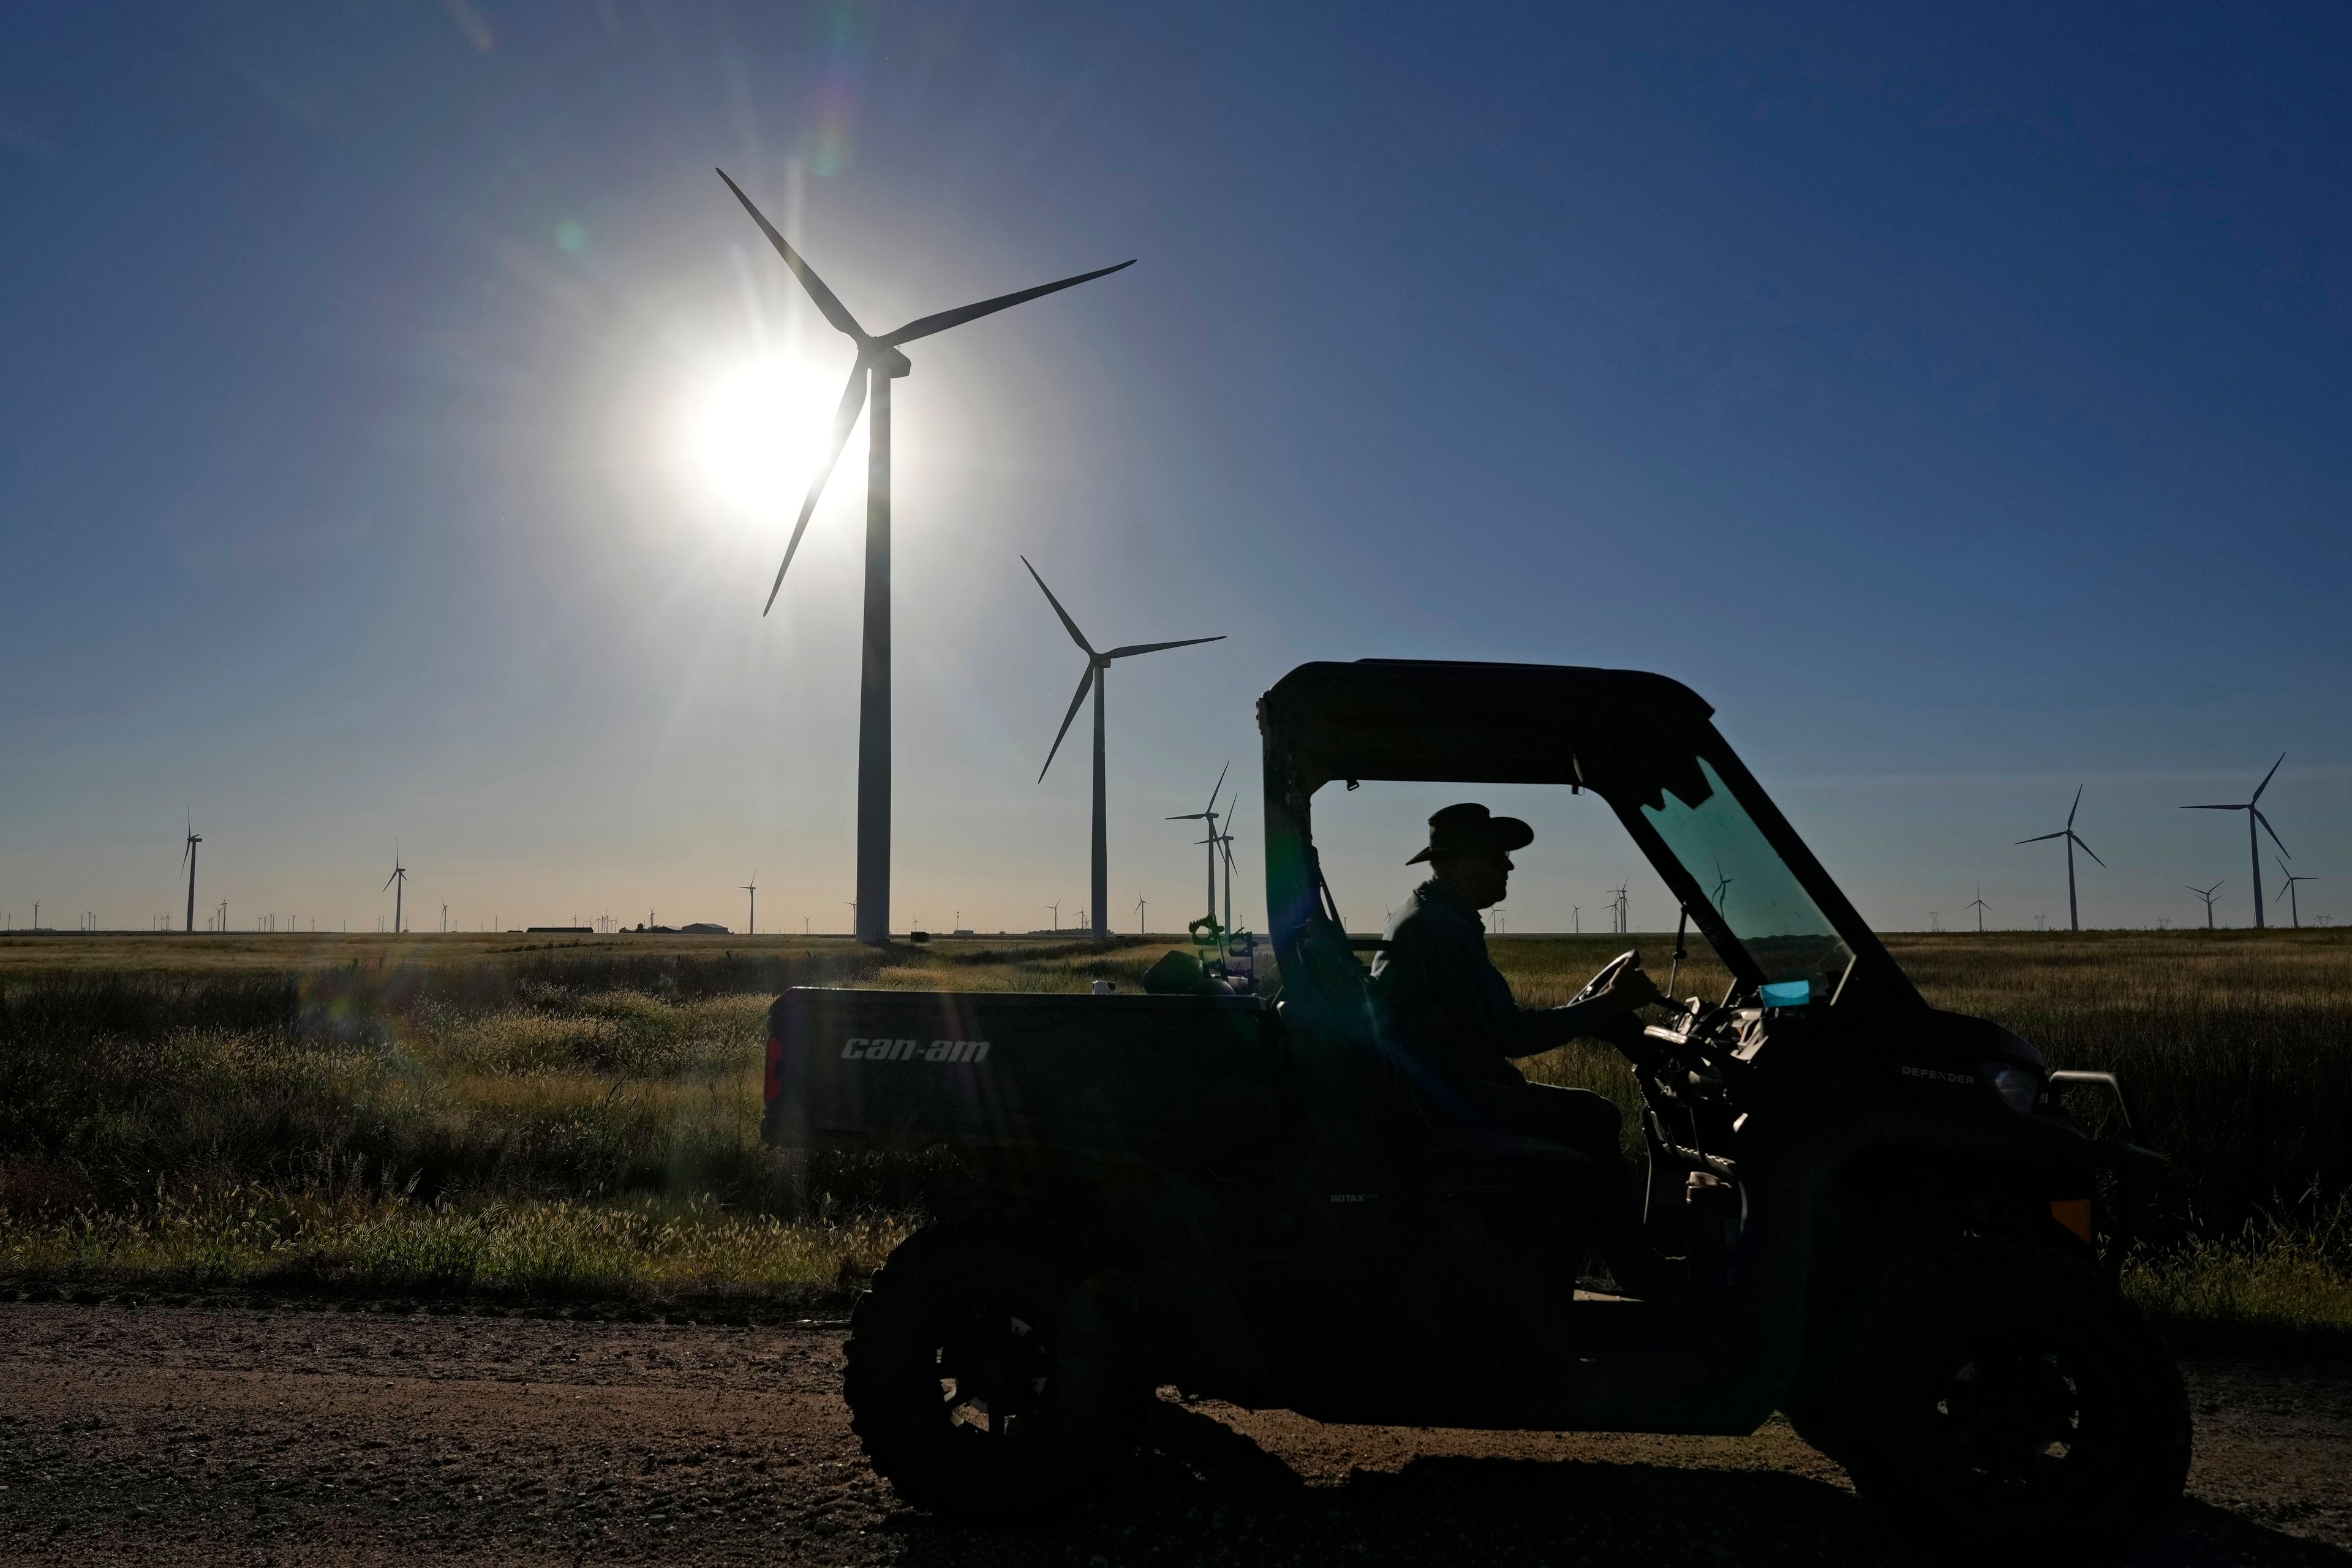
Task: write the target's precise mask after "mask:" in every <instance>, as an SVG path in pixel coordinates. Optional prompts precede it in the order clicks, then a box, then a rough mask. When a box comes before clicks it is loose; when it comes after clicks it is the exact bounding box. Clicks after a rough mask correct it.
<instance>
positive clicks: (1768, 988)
mask: <svg viewBox="0 0 2352 1568" xmlns="http://www.w3.org/2000/svg"><path fill="white" fill-rule="evenodd" d="M1756 995H1757V998H1758V1000H1759V1001H1761V1002H1762V1003H1763V1004H1764V1005H1765V1006H1767V1007H1802V1006H1804V1005H1807V1004H1808V1003H1810V1002H1811V1001H1812V999H1813V983H1812V982H1811V981H1810V980H1776V981H1774V982H1772V984H1769V985H1759V986H1758V987H1757V988H1756Z"/></svg>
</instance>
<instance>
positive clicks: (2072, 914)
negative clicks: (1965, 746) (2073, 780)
mask: <svg viewBox="0 0 2352 1568" xmlns="http://www.w3.org/2000/svg"><path fill="white" fill-rule="evenodd" d="M2082 809H2083V786H2082V785H2081V784H2076V785H2075V786H2074V805H2070V806H2068V807H2067V808H2066V826H2063V827H2062V828H2060V829H2059V830H2058V831H2057V832H2055V833H2037V834H2035V835H2034V836H2033V837H2031V838H2021V839H2019V840H2018V842H2019V843H2020V844H2039V843H2041V842H2042V840H2043V839H2045V838H2063V839H2064V840H2065V841H2066V929H2067V930H2068V931H2081V930H2082V929H2083V921H2082V919H2081V917H2080V916H2079V915H2078V914H2077V913H2076V911H2075V906H2074V849H2075V847H2076V846H2078V845H2080V846H2081V847H2082V850H2083V853H2084V854H2085V855H2088V856H2089V857H2090V858H2092V859H2094V860H2099V854H2098V851H2097V850H2095V849H2094V848H2092V847H2090V846H2089V845H2087V844H2084V843H2083V840H2082V838H2081V837H2080V836H2079V835H2077V834H2076V833H2075V831H2074V814H2075V813H2076V812H2078V811H2080V810H2082ZM2106 864H2107V863H2106V862H2105V860H2099V866H2100V868H2102V869H2105V867H2106Z"/></svg>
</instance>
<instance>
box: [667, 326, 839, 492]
mask: <svg viewBox="0 0 2352 1568" xmlns="http://www.w3.org/2000/svg"><path fill="white" fill-rule="evenodd" d="M831 380H832V378H830V377H827V376H824V375H823V374H820V373H819V372H818V371H817V370H816V369H815V367H814V366H813V365H810V364H808V363H804V362H803V361H801V360H797V359H792V358H787V357H784V356H782V355H772V356H769V357H766V358H761V359H757V360H751V361H747V362H737V363H733V364H731V365H727V366H724V367H721V368H719V369H718V370H716V371H714V372H713V373H712V374H709V375H708V376H705V377H703V378H701V379H699V380H698V381H697V382H696V383H695V384H693V385H692V386H691V388H690V389H689V390H688V395H687V396H686V398H685V401H684V407H683V409H682V411H681V416H680V418H679V421H678V456H679V458H680V460H681V463H682V466H683V467H684V468H685V469H686V470H687V472H688V474H689V475H690V476H691V477H692V479H694V481H695V482H696V483H697V484H698V486H699V487H701V488H702V489H704V490H706V491H707V492H708V493H709V495H710V496H711V497H712V498H713V499H714V500H717V501H719V503H720V504H721V506H723V507H724V508H725V509H726V510H727V511H728V512H729V513H730V515H732V516H733V517H735V518H737V519H739V520H740V521H741V522H742V523H744V524H745V525H747V526H749V525H754V524H766V523H772V522H773V521H776V520H777V519H778V518H780V517H781V518H784V519H787V520H788V519H790V518H792V517H793V516H795V515H796V514H797V513H798V512H799V510H800V504H801V500H802V498H803V495H804V494H805V493H806V492H807V489H808V482H809V478H810V475H811V473H812V472H813V471H814V468H815V467H816V464H817V462H818V460H819V459H820V458H822V457H823V456H824V441H825V435H826V432H827V430H828V428H829V427H830V426H831V425H832V415H833V406H834V404H835V400H836V399H837V398H838V397H839V396H840V388H839V387H837V386H835V385H832V384H830V382H831Z"/></svg>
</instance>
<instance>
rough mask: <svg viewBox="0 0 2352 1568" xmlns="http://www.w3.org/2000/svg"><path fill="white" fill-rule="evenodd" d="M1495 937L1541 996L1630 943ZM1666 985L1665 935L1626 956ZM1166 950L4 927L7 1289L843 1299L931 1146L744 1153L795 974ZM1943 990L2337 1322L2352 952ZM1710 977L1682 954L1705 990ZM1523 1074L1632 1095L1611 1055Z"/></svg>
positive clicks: (1950, 979) (2349, 1276) (2290, 1293)
mask: <svg viewBox="0 0 2352 1568" xmlns="http://www.w3.org/2000/svg"><path fill="white" fill-rule="evenodd" d="M1625 940H1626V939H1622V938H1606V937H1580V938H1565V937H1521V936H1514V937H1507V938H1501V939H1497V940H1496V942H1495V944H1494V945H1495V952H1496V959H1497V962H1498V963H1500V964H1501V965H1502V967H1503V968H1504V970H1505V971H1506V973H1508V974H1509V975H1510V977H1511V979H1512V981H1513V984H1514V985H1515V986H1516V987H1517V991H1518V994H1519V996H1520V999H1521V1001H1522V1002H1523V1003H1526V1004H1528V1005H1547V1004H1550V1003H1555V1002H1559V1001H1563V1000H1565V999H1566V998H1567V996H1568V995H1569V994H1570V993H1572V992H1573V991H1574V990H1575V988H1576V987H1577V986H1578V985H1580V984H1582V982H1583V979H1584V977H1585V976H1586V975H1587V974H1589V973H1591V971H1592V970H1593V969H1594V968H1597V967H1598V966H1599V964H1600V963H1601V962H1603V961H1604V960H1605V959H1606V958H1608V957H1609V956H1611V955H1612V952H1614V951H1615V949H1616V948H1617V947H1618V946H1619V945H1620V944H1621V943H1622V942H1624V941H1625ZM1633 941H1635V942H1639V943H1640V944H1641V945H1643V947H1644V949H1645V952H1647V954H1648V957H1649V960H1650V962H1651V963H1653V964H1654V966H1655V968H1656V969H1657V970H1658V971H1663V970H1664V968H1665V966H1666V958H1665V955H1666V953H1667V952H1669V951H1670V948H1671V939H1670V938H1666V937H1650V938H1635V939H1633ZM1168 945H1169V944H1168V943H1167V942H1163V941H1154V942H1140V941H1138V940H1135V939H1128V940H1127V941H1125V942H1123V944H1122V945H1120V946H1118V947H1117V948H1115V949H1113V950H1111V951H1109V952H1094V951H1092V950H1090V949H1087V948H1086V947H1084V946H1082V945H1080V944H1078V943H1076V942H1052V941H1046V940H1036V939H1020V938H1014V939H1000V940H996V941H989V940H985V939H982V940H976V941H964V942H935V943H933V944H931V945H930V946H929V947H928V948H919V949H900V950H897V951H895V952H889V953H876V952H869V951H867V950H866V949H863V948H859V947H856V946H855V945H854V944H852V943H850V942H846V941H844V940H841V939H815V940H802V939H791V940H786V941H777V940H774V939H765V940H762V941H760V942H748V941H745V940H743V939H740V938H736V939H730V938H720V937H713V938H695V937H672V936H645V937H639V936H627V935H620V936H600V937H572V936H555V937H536V936H534V937H521V936H516V935H511V934H509V935H504V936H478V935H467V936H451V937H438V936H426V937H404V938H384V937H376V936H369V937H340V936H338V937H326V936H320V937H308V936H277V937H265V936H249V937H223V938H215V937H195V938H188V937H147V936H133V937H115V938H109V937H104V936H99V937H88V938H85V937H70V936H50V937H39V938H32V937H25V936H17V937H14V938H5V939H0V1277H8V1278H12V1279H16V1280H19V1281H44V1282H53V1283H66V1284H71V1283H76V1282H79V1283H84V1284H90V1285H97V1284H111V1285H122V1286H135V1287H138V1288H142V1289H199V1288H212V1287H236V1288H268V1289H355V1290H365V1291H371V1292H377V1293H387V1292H389V1293H409V1294H416V1295H430V1294H441V1293H449V1292H461V1291H462V1292H473V1293H488V1294H497V1295H507V1296H512V1297H517V1298H548V1297H560V1296H593V1297H636V1298H642V1299H646V1300H662V1299H678V1300H686V1299H695V1300H708V1299H712V1298H752V1297H757V1298H760V1299H761V1300H779V1299H781V1300H786V1301H805V1302H816V1301H821V1300H833V1299H837V1298H838V1296H839V1295H840V1293H841V1292H842V1291H843V1290H844V1289H846V1288H848V1287H851V1286H854V1285H855V1283H856V1281H857V1280H859V1279H862V1277H863V1276H864V1275H865V1274H866V1272H867V1271H869V1270H870V1269H871V1268H873V1266H874V1265H875V1264H876V1263H877V1261H878V1260H879V1258H881V1256H882V1255H883V1254H884V1253H886V1252H887V1250H888V1248H889V1247H890V1246H891V1245H892V1244H893V1243H894V1241H895V1240H896V1238H897V1237H898V1236H899V1235H900V1234H903V1231H904V1228H905V1226H907V1225H908V1223H909V1221H910V1218H911V1216H912V1215H914V1213H915V1212H916V1209H917V1206H918V1205H919V1197H920V1193H921V1191H922V1189H923V1184H924V1182H925V1180H926V1179H927V1177H928V1176H929V1174H931V1173H929V1172H927V1171H926V1170H925V1169H924V1168H922V1166H921V1164H920V1163H914V1164H912V1165H911V1166H910V1165H909V1163H907V1162H880V1161H872V1162H863V1163H861V1162H844V1163H835V1164H831V1165H818V1166H814V1167H808V1168H803V1167H800V1166H796V1165H794V1164H793V1163H790V1162H788V1161H786V1160H784V1159H782V1158H780V1157H779V1156H777V1155H776V1154H774V1153H773V1152H771V1151H769V1150H766V1149H764V1148H762V1147H761V1145H760V1143H759V1142H758V1136H757V1131H758V1111H759V1106H758V1099H757V1096H758V1052H759V1024H760V1016H761V1011H762V1009H763V1008H764V1006H765V1005H766V1002H767V999H768V998H769V997H770V996H771V995H772V994H773V993H774V992H775V991H776V990H777V989H779V988H780V987H781V986H782V985H785V984H864V985H885V986H904V987H915V988H934V987H938V988H950V989H966V990H982V989H985V990H1004V989H1021V990H1057V991H1082V990H1084V989H1086V988H1087V984H1089V983H1090V982H1091V981H1093V980H1096V979H1110V980H1113V981H1116V982H1118V983H1119V984H1120V985H1121V988H1122V989H1133V988H1139V984H1140V976H1141V973H1142V972H1143V970H1144V969H1145V968H1146V967H1148V966H1149V965H1150V963H1151V962H1152V961H1153V960H1154V959H1156V958H1157V957H1158V956H1159V955H1160V953H1161V952H1164V951H1165V950H1166V948H1167V946H1168ZM1893 945H1894V946H1895V951H1896V953H1897V956H1898V957H1899V958H1900V959H1901V961H1902V962H1903V963H1904V964H1905V965H1906V968H1907V969H1908V970H1909V971H1910V972H1911V973H1912V974H1913V975H1914V977H1915V978H1916V980H1917V981H1918V982H1919V984H1920V985H1921V987H1922V989H1923V990H1924V991H1925V992H1926V993H1927V995H1928V997H1929V999H1930V1000H1931V1001H1934V1002H1936V1003H1937V1004H1939V1005H1945V1006H1950V1007H1956V1008H1958V1009H1960V1010H1962V1011H1967V1012H1972V1013H1978V1014H1980V1015H1982V1016H1987V1017H1990V1018H1993V1019H1996V1020H1998V1021H2000V1022H2001V1023H2003V1024H2006V1025H2008V1026H2011V1028H2014V1029H2016V1030H2017V1031H2018V1032H2020V1033H2021V1034H2023V1035H2024V1036H2026V1037H2028V1038H2029V1039H2032V1040H2033V1041H2034V1042H2035V1043H2036V1044H2038V1045H2039V1046H2041V1047H2042V1050H2043V1051H2044V1053H2045V1054H2046V1055H2047V1056H2048V1058H2050V1060H2051V1062H2052V1063H2053V1066H2063V1067H2092V1068H2111V1069H2113V1070H2115V1071H2116V1072H2118V1073H2120V1074H2122V1075H2123V1076H2124V1078H2125V1079H2126V1082H2127V1083H2128V1084H2129V1085H2130V1086H2131V1088H2132V1089H2133V1090H2134V1093H2135V1097H2136V1101H2137V1110H2138V1112H2139V1115H2140V1118H2141V1125H2140V1127H2139V1129H2138V1136H2139V1137H2140V1139H2141V1140H2142V1141H2143V1142H2148V1143H2150V1144H2152V1145H2154V1146H2156V1147H2158V1148H2160V1149H2163V1150H2165V1151H2167V1152H2168V1153H2170V1154H2171V1155H2172V1156H2173V1157H2174V1160H2175V1165H2174V1169H2173V1171H2172V1173H2171V1174H2170V1175H2169V1177H2168V1181H2167V1183H2166V1186H2165V1190H2164V1191H2163V1193H2162V1194H2161V1195H2160V1207H2159V1220H2160V1222H2161V1228H2160V1229H2159V1231H2158V1234H2157V1236H2156V1237H2155V1239H2154V1240H2153V1242H2152V1243H2151V1244H2150V1245H2149V1246H2148V1247H2146V1248H2144V1249H2143V1250H2142V1252H2141V1253H2140V1254H2139V1255H2138V1256H2137V1257H2136V1258H2134V1259H2133V1262H2132V1264H2131V1267H2130V1268H2129V1270H2128V1271H2127V1279H2129V1280H2130V1282H2131V1286H2132V1289H2134V1291H2135V1293H2136V1294H2137V1296H2138V1297H2139V1298H2140V1299H2141V1300H2143V1301H2144V1302H2145V1303H2146V1304H2147V1305H2148V1306H2150V1307H2151V1308H2152V1309H2154V1310H2158V1312H2160V1313H2161V1314H2163V1315H2164V1316H2166V1317H2168V1319H2171V1320H2173V1321H2177V1322H2182V1323H2193V1324H2201V1325H2208V1326H2214V1327H2224V1328H2238V1329H2256V1330H2263V1331H2302V1332H2307V1333H2308V1332H2316V1333H2326V1334H2337V1335H2342V1334H2347V1333H2352V1207H2347V1204H2348V1203H2352V1197H2347V1194H2352V1133H2347V1131H2346V1130H2347V1126H2352V1080H2348V1079H2347V1074H2346V1073H2345V1072H2344V1070H2343V1065H2342V1064H2343V1059H2344V1056H2345V1053H2346V1052H2347V1048H2352V933H2347V932H2336V931H2305V932H2278V931H2273V932H2268V933H2259V934H2258V933H2253V932H2235V931H2221V932H2210V933H2209V932H2204V931H2191V932H2163V933H2152V932H2086V933H2083V934H2080V935H2067V934H2042V933H1995V934H1990V935H1985V936H1976V935H1973V934H1969V935H1951V934H1947V935H1939V936H1911V937H1897V938H1895V939H1893ZM1722 983H1723V977H1722V973H1721V972H1720V971H1719V970H1717V969H1714V968H1712V966H1711V965H1709V964H1706V963H1702V962H1696V961H1695V962H1694V963H1691V964H1688V965H1685V970H1684V981H1683V984H1681V985H1679V986H1678V987H1677V989H1678V991H1680V992H1682V993H1683V994H1688V993H1689V992H1691V991H1694V990H1697V991H1702V992H1710V993H1712V992H1714V991H1717V990H1719V988H1720V986H1721V984H1722ZM1529 1066H1530V1069H1531V1073H1532V1076H1535V1077H1537V1078H1538V1079H1545V1080H1548V1081H1553V1082H1560V1083H1572V1084H1581V1085H1585V1086H1588V1087H1591V1088H1595V1089H1601V1090H1602V1091H1603V1092H1606V1093H1610V1094H1612V1095H1613V1096H1615V1097H1616V1098H1618V1099H1619V1100H1621V1101H1622V1102H1624V1103H1626V1104H1628V1105H1629V1106H1630V1104H1631V1094H1632V1090H1631V1085H1630V1084H1629V1083H1628V1082H1627V1081H1626V1079H1625V1075H1624V1072H1623V1069H1622V1064H1620V1063H1619V1061H1618V1060H1617V1058H1615V1057H1614V1056H1613V1054H1612V1053H1610V1052H1608V1051H1606V1050H1605V1049H1601V1048H1597V1047H1591V1048H1588V1047H1569V1048H1568V1049H1565V1050H1562V1051H1559V1052H1554V1053H1551V1054H1550V1055H1549V1056H1548V1057H1545V1058H1538V1059H1537V1060H1536V1061H1534V1062H1533V1063H1531V1064H1529Z"/></svg>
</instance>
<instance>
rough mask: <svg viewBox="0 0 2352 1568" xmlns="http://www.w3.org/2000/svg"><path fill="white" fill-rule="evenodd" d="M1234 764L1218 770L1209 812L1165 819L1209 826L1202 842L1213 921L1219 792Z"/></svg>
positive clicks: (1180, 814) (1190, 812)
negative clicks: (1203, 823) (1205, 847)
mask: <svg viewBox="0 0 2352 1568" xmlns="http://www.w3.org/2000/svg"><path fill="white" fill-rule="evenodd" d="M1233 766H1234V764H1233V763H1226V764H1225V765H1224V766H1223V767H1222V768H1219V769H1218V770H1217V782H1216V783H1215V784H1212V785H1210V786H1209V809H1208V810H1206V811H1187V812H1181V813H1179V814H1178V815H1176V816H1171V817H1167V818H1164V819H1163V820H1165V821H1168V822H1205V823H1207V824H1208V825H1209V837H1207V838H1205V839H1203V840H1202V843H1205V844H1207V845H1208V846H1209V918H1210V919H1211V920H1215V919H1216V918H1217V847H1216V844H1215V843H1214V840H1215V838H1216V837H1217V792H1218V791H1220V790H1222V789H1223V788H1224V787H1225V774H1227V773H1230V772H1232V771H1233Z"/></svg>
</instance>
